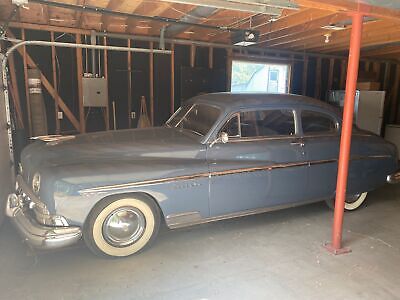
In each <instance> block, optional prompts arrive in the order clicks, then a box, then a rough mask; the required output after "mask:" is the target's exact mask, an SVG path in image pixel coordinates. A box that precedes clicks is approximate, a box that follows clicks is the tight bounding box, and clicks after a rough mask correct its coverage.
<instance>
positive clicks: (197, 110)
mask: <svg viewBox="0 0 400 300" xmlns="http://www.w3.org/2000/svg"><path fill="white" fill-rule="evenodd" d="M219 115H220V110H219V109H218V108H216V107H214V106H211V105H207V104H194V105H192V106H183V107H181V108H179V109H178V110H177V112H176V113H175V114H174V115H173V116H172V117H171V119H169V120H168V121H167V123H166V125H167V126H170V127H177V128H182V129H187V130H190V131H192V132H194V133H196V134H198V135H201V136H204V135H206V134H207V133H208V132H209V131H210V129H211V127H212V126H213V125H214V124H215V122H216V121H217V119H218V117H219Z"/></svg>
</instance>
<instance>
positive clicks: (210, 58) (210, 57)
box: [208, 47, 214, 69]
mask: <svg viewBox="0 0 400 300" xmlns="http://www.w3.org/2000/svg"><path fill="white" fill-rule="evenodd" d="M213 67H214V48H213V47H208V68H209V69H212V68H213Z"/></svg>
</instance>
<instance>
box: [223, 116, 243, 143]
mask: <svg viewBox="0 0 400 300" xmlns="http://www.w3.org/2000/svg"><path fill="white" fill-rule="evenodd" d="M221 132H226V133H227V134H228V136H229V137H231V138H233V137H236V138H238V137H240V132H239V115H238V114H236V115H234V116H233V117H232V118H230V119H229V121H228V122H226V124H225V126H224V127H222V130H221Z"/></svg>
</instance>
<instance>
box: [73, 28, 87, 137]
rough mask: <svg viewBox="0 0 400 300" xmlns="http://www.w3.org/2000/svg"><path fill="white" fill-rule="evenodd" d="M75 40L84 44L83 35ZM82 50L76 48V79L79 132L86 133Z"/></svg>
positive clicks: (76, 36)
mask: <svg viewBox="0 0 400 300" xmlns="http://www.w3.org/2000/svg"><path fill="white" fill-rule="evenodd" d="M75 40H76V43H77V44H80V43H82V39H81V35H80V34H76V35H75ZM82 78H83V70H82V49H80V48H76V79H77V81H78V101H79V125H80V126H79V131H80V133H85V132H86V128H85V127H86V119H85V108H84V106H83V89H82Z"/></svg>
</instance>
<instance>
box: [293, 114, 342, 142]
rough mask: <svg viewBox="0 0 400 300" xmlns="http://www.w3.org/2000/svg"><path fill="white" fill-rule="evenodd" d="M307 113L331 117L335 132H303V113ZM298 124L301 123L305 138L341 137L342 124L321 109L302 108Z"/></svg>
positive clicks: (302, 132)
mask: <svg viewBox="0 0 400 300" xmlns="http://www.w3.org/2000/svg"><path fill="white" fill-rule="evenodd" d="M304 111H306V112H313V113H318V114H321V115H325V116H327V117H329V118H330V119H331V120H332V121H333V122H334V124H335V131H324V132H315V133H305V132H304V130H303V119H302V113H303V112H304ZM298 122H299V128H300V129H301V134H302V135H303V137H318V136H337V135H340V122H339V120H338V118H337V117H336V116H335V115H333V114H331V113H329V112H327V111H324V110H320V109H314V108H309V107H307V108H301V109H300V110H299V113H298Z"/></svg>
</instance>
